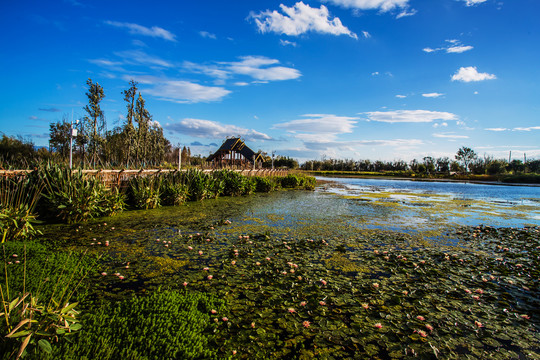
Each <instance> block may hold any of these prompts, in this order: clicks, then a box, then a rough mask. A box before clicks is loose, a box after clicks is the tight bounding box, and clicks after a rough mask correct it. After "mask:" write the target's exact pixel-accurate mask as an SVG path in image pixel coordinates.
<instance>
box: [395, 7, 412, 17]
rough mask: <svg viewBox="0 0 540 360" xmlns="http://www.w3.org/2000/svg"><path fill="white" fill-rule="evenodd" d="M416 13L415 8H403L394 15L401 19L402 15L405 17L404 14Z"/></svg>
mask: <svg viewBox="0 0 540 360" xmlns="http://www.w3.org/2000/svg"><path fill="white" fill-rule="evenodd" d="M416 13H417V11H416V10H415V9H411V10H403V11H402V12H400V13H399V14H397V15H396V19H401V18H402V17H406V16H413V15H416Z"/></svg>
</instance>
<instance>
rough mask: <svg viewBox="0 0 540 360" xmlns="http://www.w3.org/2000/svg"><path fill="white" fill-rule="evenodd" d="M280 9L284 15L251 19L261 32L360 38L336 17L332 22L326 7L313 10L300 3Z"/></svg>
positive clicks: (268, 14)
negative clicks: (310, 33)
mask: <svg viewBox="0 0 540 360" xmlns="http://www.w3.org/2000/svg"><path fill="white" fill-rule="evenodd" d="M279 7H280V8H281V12H282V13H283V14H281V13H279V12H278V11H276V10H274V11H270V10H266V11H264V12H260V13H258V14H255V13H253V12H252V13H251V14H250V18H253V19H255V23H256V24H257V27H258V28H259V31H260V32H262V33H266V32H275V33H277V34H285V35H290V36H298V35H301V34H305V33H307V32H310V31H313V32H317V33H321V34H331V35H348V36H350V37H352V38H354V39H357V38H358V36H357V35H356V34H355V33H353V32H351V31H350V30H349V29H348V28H347V27H345V26H343V24H342V23H341V20H340V19H339V18H337V17H335V18H333V19H332V20H330V19H329V16H330V13H329V11H328V8H327V7H326V6H324V5H321V7H320V8H312V7H310V6H309V5H306V4H304V3H303V2H301V1H300V2H297V3H296V4H294V6H292V7H287V6H285V5H283V4H281V5H280V6H279Z"/></svg>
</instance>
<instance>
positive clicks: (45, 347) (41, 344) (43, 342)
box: [38, 339, 52, 354]
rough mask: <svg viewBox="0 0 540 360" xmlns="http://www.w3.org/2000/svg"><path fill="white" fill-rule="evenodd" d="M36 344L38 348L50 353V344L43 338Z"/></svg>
mask: <svg viewBox="0 0 540 360" xmlns="http://www.w3.org/2000/svg"><path fill="white" fill-rule="evenodd" d="M38 345H39V348H40V349H41V350H43V351H45V352H46V353H47V354H50V353H51V352H52V346H51V344H50V343H49V342H48V341H47V340H45V339H41V340H39V341H38Z"/></svg>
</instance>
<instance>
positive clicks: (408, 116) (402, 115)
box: [365, 110, 458, 123]
mask: <svg viewBox="0 0 540 360" xmlns="http://www.w3.org/2000/svg"><path fill="white" fill-rule="evenodd" d="M365 114H367V119H368V120H369V121H379V122H385V123H429V122H433V121H436V120H442V121H448V120H457V119H458V117H457V115H455V114H452V113H449V112H441V111H429V110H396V111H373V112H367V113H365Z"/></svg>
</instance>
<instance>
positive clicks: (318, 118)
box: [274, 114, 358, 138]
mask: <svg viewBox="0 0 540 360" xmlns="http://www.w3.org/2000/svg"><path fill="white" fill-rule="evenodd" d="M302 116H303V117H306V119H299V120H292V121H288V122H285V123H281V124H276V125H274V128H276V129H285V130H287V131H289V132H307V133H316V134H325V135H331V134H343V133H351V132H352V130H353V128H354V124H356V123H357V121H355V120H357V119H358V118H356V117H348V116H337V115H331V114H306V115H302ZM303 136H304V138H305V136H306V135H303Z"/></svg>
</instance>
